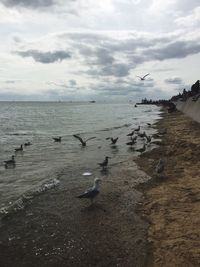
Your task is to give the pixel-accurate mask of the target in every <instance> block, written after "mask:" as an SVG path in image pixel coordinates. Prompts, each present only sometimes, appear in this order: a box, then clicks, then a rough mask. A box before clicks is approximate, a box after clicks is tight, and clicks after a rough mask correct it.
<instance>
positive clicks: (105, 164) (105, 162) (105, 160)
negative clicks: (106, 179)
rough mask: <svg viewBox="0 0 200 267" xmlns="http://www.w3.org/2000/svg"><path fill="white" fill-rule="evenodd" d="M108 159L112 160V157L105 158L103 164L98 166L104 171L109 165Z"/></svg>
mask: <svg viewBox="0 0 200 267" xmlns="http://www.w3.org/2000/svg"><path fill="white" fill-rule="evenodd" d="M108 159H110V157H105V159H104V161H103V162H101V163H98V165H99V166H101V167H102V168H103V169H104V168H105V167H107V165H108Z"/></svg>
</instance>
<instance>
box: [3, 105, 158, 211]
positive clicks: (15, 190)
mask: <svg viewBox="0 0 200 267" xmlns="http://www.w3.org/2000/svg"><path fill="white" fill-rule="evenodd" d="M160 113H161V111H160V108H159V107H157V106H154V105H138V106H137V107H135V105H134V104H133V103H123V104H113V103H90V102H81V103H68V102H0V215H2V216H3V215H5V214H8V213H9V212H11V211H13V210H15V211H16V210H18V209H23V207H24V202H25V200H26V199H30V198H33V197H35V196H37V195H38V194H42V193H43V192H46V191H47V190H51V189H52V188H54V187H57V186H58V187H59V188H67V187H68V184H69V183H70V182H71V181H72V179H73V180H79V179H81V177H82V176H83V174H84V173H85V172H86V173H87V172H89V173H91V175H93V174H95V175H99V176H101V175H103V174H102V173H101V168H100V166H99V165H98V163H100V162H102V161H103V160H104V158H105V157H106V156H109V157H110V159H109V167H110V168H111V167H112V165H114V164H118V163H119V162H123V161H126V160H128V159H129V158H130V157H133V156H138V155H139V154H140V153H138V152H136V151H134V149H130V148H129V147H128V146H127V145H126V142H127V141H129V140H130V139H129V138H128V137H127V134H128V133H130V132H131V131H132V130H133V129H135V128H137V127H138V126H139V125H140V127H141V130H140V131H141V132H143V131H145V132H146V133H147V135H153V134H154V133H156V129H155V128H154V127H151V126H149V125H148V124H147V123H151V124H153V123H155V122H156V121H157V120H158V119H159V118H160ZM74 134H79V135H80V136H81V137H82V138H83V139H84V140H86V139H88V138H90V137H95V138H93V139H91V140H89V141H88V142H87V146H86V147H82V146H81V143H80V142H79V140H78V139H76V138H74V136H73V135H74ZM59 136H61V137H62V142H55V141H54V140H53V137H59ZM109 137H113V138H116V137H118V138H119V139H118V142H117V143H116V145H111V144H110V143H111V141H110V139H109ZM26 142H31V145H30V146H27V147H24V150H23V152H17V153H16V152H15V148H18V147H20V145H21V144H24V143H26ZM143 143H144V140H143V139H142V138H138V141H137V144H136V146H135V148H136V149H137V148H140V147H142V146H143ZM152 147H153V146H149V147H148V148H147V149H151V148H152ZM12 155H15V159H16V165H15V167H13V166H10V167H9V168H5V164H4V161H5V160H8V159H10V158H11V156H12Z"/></svg>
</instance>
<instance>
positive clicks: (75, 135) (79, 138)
mask: <svg viewBox="0 0 200 267" xmlns="http://www.w3.org/2000/svg"><path fill="white" fill-rule="evenodd" d="M73 137H75V138H77V139H78V140H79V141H80V142H81V144H82V145H84V141H83V139H82V138H81V137H80V136H78V135H77V134H73Z"/></svg>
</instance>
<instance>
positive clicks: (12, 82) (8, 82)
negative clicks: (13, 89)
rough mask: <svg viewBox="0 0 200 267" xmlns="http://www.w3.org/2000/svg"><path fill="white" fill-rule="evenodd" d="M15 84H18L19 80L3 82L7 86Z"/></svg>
mask: <svg viewBox="0 0 200 267" xmlns="http://www.w3.org/2000/svg"><path fill="white" fill-rule="evenodd" d="M17 82H20V80H7V81H4V83H7V84H14V83H17Z"/></svg>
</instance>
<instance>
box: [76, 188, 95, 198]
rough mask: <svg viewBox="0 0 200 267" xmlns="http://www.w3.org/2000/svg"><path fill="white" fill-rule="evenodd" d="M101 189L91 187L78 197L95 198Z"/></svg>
mask: <svg viewBox="0 0 200 267" xmlns="http://www.w3.org/2000/svg"><path fill="white" fill-rule="evenodd" d="M98 193H99V191H98V190H97V189H93V188H90V189H88V190H87V191H85V192H84V193H83V194H81V195H80V196H78V198H94V197H95V196H96V195H97V194H98Z"/></svg>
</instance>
